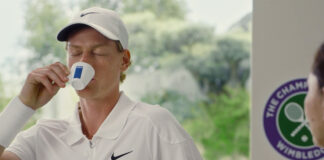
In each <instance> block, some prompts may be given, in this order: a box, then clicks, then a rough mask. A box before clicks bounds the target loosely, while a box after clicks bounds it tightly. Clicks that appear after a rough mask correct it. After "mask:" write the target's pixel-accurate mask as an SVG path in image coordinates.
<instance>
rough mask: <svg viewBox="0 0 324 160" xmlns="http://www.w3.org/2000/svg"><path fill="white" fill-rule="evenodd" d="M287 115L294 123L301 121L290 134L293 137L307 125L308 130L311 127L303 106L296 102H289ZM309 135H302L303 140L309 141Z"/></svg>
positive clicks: (286, 110) (286, 109)
mask: <svg viewBox="0 0 324 160" xmlns="http://www.w3.org/2000/svg"><path fill="white" fill-rule="evenodd" d="M285 115H286V117H287V118H288V119H289V120H290V121H291V122H294V123H300V124H299V125H298V126H297V127H296V128H295V129H294V130H293V131H292V132H291V133H290V136H291V137H295V136H296V134H297V133H299V132H300V130H301V129H302V128H303V127H305V126H306V128H307V129H308V130H310V129H309V124H308V121H307V119H306V118H305V115H304V110H303V108H302V107H301V106H300V105H299V104H297V103H295V102H290V103H288V104H287V106H286V108H285ZM307 139H308V137H307V136H306V135H303V136H302V141H303V142H305V141H307Z"/></svg>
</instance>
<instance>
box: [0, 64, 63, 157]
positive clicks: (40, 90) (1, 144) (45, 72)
mask: <svg viewBox="0 0 324 160" xmlns="http://www.w3.org/2000/svg"><path fill="white" fill-rule="evenodd" d="M68 74H69V70H68V68H67V67H66V66H65V65H63V64H62V63H59V62H57V63H54V64H51V65H49V66H46V67H42V68H38V69H35V70H33V71H32V72H30V73H29V74H28V76H27V79H26V81H25V84H24V86H23V88H22V90H21V92H20V94H19V96H18V97H16V98H14V99H13V100H12V101H11V102H10V103H9V104H8V105H7V107H6V108H5V109H4V111H3V112H2V113H1V114H0V160H19V158H18V157H17V156H16V155H15V154H14V153H12V152H9V151H4V150H5V148H6V147H7V146H9V144H10V142H11V141H12V140H13V138H14V137H15V136H16V135H17V133H18V132H19V131H20V129H21V128H22V127H23V125H24V124H25V123H26V122H27V120H28V119H29V118H30V117H31V116H32V114H33V112H34V111H35V110H36V109H38V108H40V107H42V106H44V105H45V104H46V103H47V102H49V101H50V100H51V99H52V98H53V96H54V95H55V94H56V93H57V92H58V90H59V89H60V88H64V87H65V83H66V82H67V81H68V79H67V76H68Z"/></svg>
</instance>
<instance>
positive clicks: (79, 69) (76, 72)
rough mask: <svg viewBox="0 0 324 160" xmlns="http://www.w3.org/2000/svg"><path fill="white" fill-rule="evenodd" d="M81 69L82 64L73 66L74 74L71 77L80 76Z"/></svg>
mask: <svg viewBox="0 0 324 160" xmlns="http://www.w3.org/2000/svg"><path fill="white" fill-rule="evenodd" d="M82 70H83V66H77V67H76V68H75V72H74V76H73V78H79V79H80V78H81V75H82Z"/></svg>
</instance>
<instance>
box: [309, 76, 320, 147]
mask: <svg viewBox="0 0 324 160" xmlns="http://www.w3.org/2000/svg"><path fill="white" fill-rule="evenodd" d="M307 82H308V93H307V96H306V99H305V105H304V106H305V113H306V118H307V120H308V121H309V124H310V128H311V132H312V135H313V141H314V143H315V144H317V145H319V146H322V147H323V146H324V134H323V133H324V103H323V102H324V94H323V92H322V89H320V88H319V86H318V80H317V78H316V76H315V75H313V74H310V75H309V77H308V81H307Z"/></svg>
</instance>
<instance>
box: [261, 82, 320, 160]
mask: <svg viewBox="0 0 324 160" xmlns="http://www.w3.org/2000/svg"><path fill="white" fill-rule="evenodd" d="M306 94H307V81H306V79H305V78H302V79H295V80H292V81H289V82H287V83H285V84H283V85H281V86H280V87H278V88H277V89H276V90H275V91H274V92H273V93H272V95H271V96H270V98H269V99H268V101H267V103H266V106H265V109H264V114H263V127H264V131H265V133H266V136H267V138H268V140H269V142H270V143H271V145H272V147H273V148H274V149H275V150H277V152H279V153H280V154H281V155H283V156H285V157H287V158H289V159H296V160H299V159H300V160H312V159H319V158H321V157H323V156H324V149H321V148H319V147H316V146H314V144H313V142H312V135H311V132H310V128H309V124H308V122H307V120H306V117H305V114H304V99H305V97H306Z"/></svg>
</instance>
